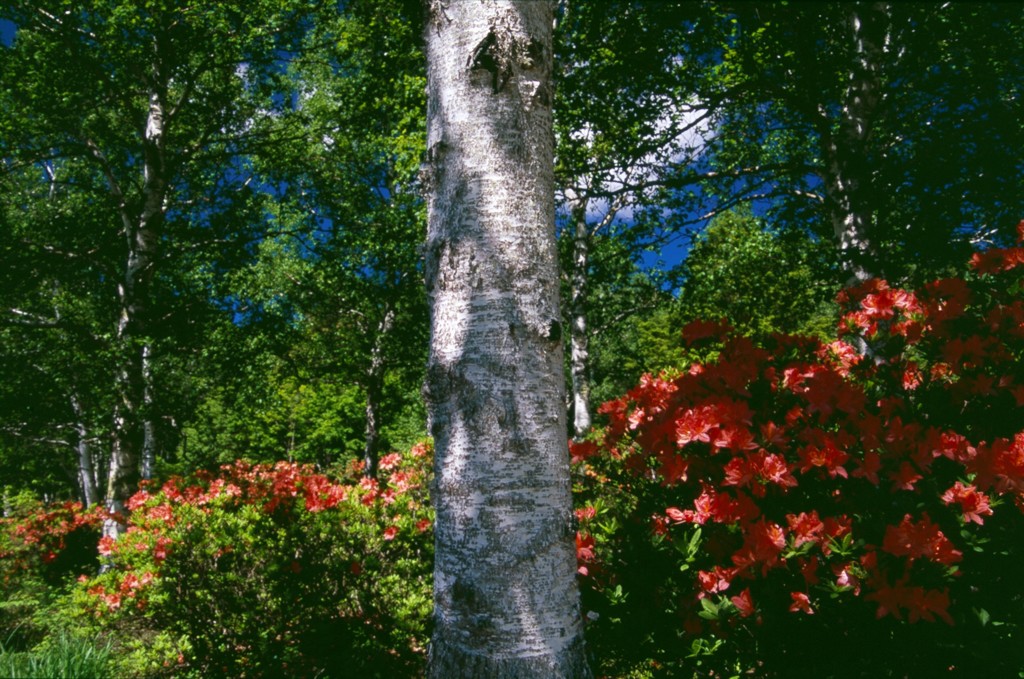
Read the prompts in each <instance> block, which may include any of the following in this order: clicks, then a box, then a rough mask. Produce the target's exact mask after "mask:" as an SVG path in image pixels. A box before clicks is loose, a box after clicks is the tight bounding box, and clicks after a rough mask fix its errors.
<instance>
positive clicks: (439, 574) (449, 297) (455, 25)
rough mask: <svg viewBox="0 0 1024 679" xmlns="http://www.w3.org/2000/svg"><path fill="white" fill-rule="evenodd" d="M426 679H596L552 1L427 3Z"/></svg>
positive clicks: (496, 0) (437, 0)
mask: <svg viewBox="0 0 1024 679" xmlns="http://www.w3.org/2000/svg"><path fill="white" fill-rule="evenodd" d="M429 5H430V6H429V7H428V17H427V23H426V28H425V38H426V43H427V64H428V113H427V118H428V149H429V151H428V156H427V162H426V163H425V167H424V173H423V174H424V182H425V186H426V188H427V192H428V199H429V202H428V210H429V222H428V234H427V243H426V282H427V290H428V295H429V299H430V305H431V343H430V355H429V359H428V365H427V378H426V382H425V385H424V395H425V397H426V399H427V405H428V409H429V412H430V430H431V433H432V434H433V436H434V444H435V484H436V485H435V489H434V503H435V509H436V523H435V536H436V538H435V539H436V548H435V570H434V622H435V627H434V634H433V638H432V641H431V647H430V658H429V664H428V672H427V674H428V677H432V678H434V679H441V678H444V679H455V678H458V677H489V678H511V677H544V678H555V677H589V676H590V672H589V669H588V667H587V664H586V659H585V655H584V645H583V635H582V621H581V618H580V609H579V596H578V592H577V589H576V581H575V577H576V558H575V550H574V545H573V536H574V530H573V522H572V499H571V496H570V477H569V461H568V451H567V446H566V428H565V407H564V403H565V401H564V393H565V382H564V374H563V372H562V365H563V355H562V332H561V322H560V318H561V316H560V313H559V308H558V284H559V279H558V270H557V267H558V264H557V253H556V246H555V231H554V172H553V148H552V147H553V135H552V128H551V94H552V93H551V58H552V46H551V28H552V20H553V16H552V14H553V12H552V9H553V8H552V4H551V3H549V2H533V1H529V0H517V1H513V0H505V1H498V0H489V1H476V2H442V1H441V0H433V1H432V2H430V3H429Z"/></svg>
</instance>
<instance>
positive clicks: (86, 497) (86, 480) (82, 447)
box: [70, 393, 99, 507]
mask: <svg viewBox="0 0 1024 679" xmlns="http://www.w3.org/2000/svg"><path fill="white" fill-rule="evenodd" d="M70 400H71V410H72V412H73V413H74V414H75V425H74V427H75V437H76V441H75V450H76V451H77V452H78V484H79V488H81V490H82V502H83V503H84V504H85V506H86V507H91V506H92V505H94V504H96V502H98V501H99V495H98V494H97V492H96V475H95V471H94V468H93V459H92V448H91V447H90V446H89V431H88V429H86V426H85V412H84V410H83V409H82V404H81V402H80V401H79V400H78V395H77V394H75V393H72V394H71V397H70Z"/></svg>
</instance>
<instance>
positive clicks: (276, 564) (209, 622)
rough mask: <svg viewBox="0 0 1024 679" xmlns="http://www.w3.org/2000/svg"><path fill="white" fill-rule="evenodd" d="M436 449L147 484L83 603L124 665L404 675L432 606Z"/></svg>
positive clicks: (196, 671)
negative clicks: (335, 466)
mask: <svg viewBox="0 0 1024 679" xmlns="http://www.w3.org/2000/svg"><path fill="white" fill-rule="evenodd" d="M429 453H430V451H429V448H427V447H426V446H424V445H420V446H417V447H415V448H414V449H413V450H412V451H411V452H410V453H408V454H405V455H402V454H399V453H392V454H390V455H386V456H385V457H383V458H382V459H381V461H380V477H379V479H378V480H370V479H363V478H360V477H359V476H358V472H359V470H358V468H357V466H351V467H350V468H349V471H348V474H347V476H346V477H345V478H342V479H341V480H339V481H335V480H332V479H331V478H329V477H327V476H325V475H323V474H318V473H316V472H314V471H313V469H312V468H310V467H308V466H300V465H297V464H292V463H287V462H279V463H277V464H275V465H273V466H271V465H253V464H249V463H246V462H243V461H239V462H236V463H234V464H232V465H225V466H223V467H222V468H221V469H220V472H219V473H218V474H216V475H211V474H197V475H196V476H195V477H194V478H191V479H181V478H172V479H170V480H168V481H167V482H166V483H164V484H163V485H162V486H161V487H160V488H147V489H144V490H141V491H139V493H138V494H136V495H135V496H134V497H132V498H131V500H130V501H129V503H128V508H129V510H130V515H129V517H128V528H127V531H126V532H125V534H124V535H123V536H122V537H121V538H119V539H118V540H116V541H115V540H111V539H109V538H103V539H102V540H100V542H99V552H100V554H101V555H102V557H103V559H104V560H105V561H106V563H107V564H108V567H107V570H106V571H105V572H103V573H101V574H100V575H98V576H95V577H92V578H85V577H83V578H82V579H81V581H80V585H79V589H78V591H77V594H76V601H77V602H78V605H79V607H80V608H81V609H82V610H84V611H85V612H86V615H87V617H89V618H92V619H93V620H95V621H96V622H97V624H99V625H100V626H101V627H102V628H103V629H105V630H107V631H108V633H109V634H111V635H113V637H114V638H116V639H118V640H119V642H120V643H121V644H122V645H123V647H122V651H123V652H122V656H125V657H129V656H133V655H134V658H130V659H129V661H128V662H126V663H125V664H124V670H125V671H128V672H134V673H138V674H145V675H147V676H150V675H153V674H158V673H161V672H165V673H167V674H173V675H174V676H191V675H195V676H279V675H280V676H285V675H288V676H304V675H309V676H313V675H317V674H318V673H319V674H323V673H324V672H327V673H328V674H327V675H325V676H333V674H332V672H335V671H337V669H338V667H342V666H343V667H344V672H343V674H345V675H346V676H347V675H348V674H346V673H349V674H351V673H354V674H358V675H361V676H373V675H374V674H375V673H381V674H382V675H395V676H404V675H406V674H409V673H411V672H413V669H412V668H415V667H417V666H418V664H419V663H420V661H421V655H422V651H423V647H424V646H425V643H426V637H427V631H426V624H427V618H428V616H429V613H430V609H431V605H430V604H431V598H430V587H431V575H432V573H431V569H432V558H431V555H432V546H433V539H432V530H431V527H432V513H431V510H430V508H429V503H428V501H427V495H426V492H427V483H428V478H427V469H428V468H429V464H430V460H429V457H430V455H429ZM133 639H135V640H137V643H135V644H134V645H133V641H132V640H133ZM154 649H157V650H156V651H154Z"/></svg>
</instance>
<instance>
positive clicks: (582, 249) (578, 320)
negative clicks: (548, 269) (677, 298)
mask: <svg viewBox="0 0 1024 679" xmlns="http://www.w3.org/2000/svg"><path fill="white" fill-rule="evenodd" d="M572 220H573V227H574V229H575V230H574V232H573V254H572V274H571V276H572V278H571V281H572V282H571V299H570V300H569V314H570V317H571V319H572V327H571V328H570V330H569V345H570V361H571V363H570V373H571V376H572V419H573V422H572V428H573V434H574V435H575V437H576V438H577V439H580V438H582V437H583V436H584V435H585V434H586V433H587V431H588V430H589V429H590V425H591V417H590V371H589V369H590V334H589V332H590V331H589V329H588V327H587V294H588V292H589V289H590V288H589V285H588V283H589V280H590V277H589V271H588V269H589V267H590V229H589V227H588V226H587V202H586V199H579V200H578V201H576V202H575V203H574V204H573V206H572Z"/></svg>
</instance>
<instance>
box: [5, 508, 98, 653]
mask: <svg viewBox="0 0 1024 679" xmlns="http://www.w3.org/2000/svg"><path fill="white" fill-rule="evenodd" d="M9 505H10V506H9V507H7V510H8V516H6V517H3V518H0V642H2V643H3V646H4V648H6V649H8V650H11V649H25V648H28V647H31V646H32V645H33V644H35V643H36V642H37V641H39V639H40V638H41V636H42V635H44V634H45V632H44V630H43V629H42V627H43V625H42V624H35V622H34V621H33V618H34V617H36V616H38V615H39V614H40V612H41V611H43V610H44V609H45V608H46V607H47V606H48V605H49V604H50V603H51V602H52V601H53V600H54V599H55V597H56V596H57V595H58V594H59V585H60V584H62V583H64V582H67V581H68V580H70V579H73V578H74V577H75V576H78V575H81V574H84V573H87V572H89V571H90V570H92V571H94V570H95V568H96V540H97V539H98V538H99V534H100V527H101V525H102V523H103V518H104V513H103V512H102V511H101V510H100V509H99V508H95V507H94V508H91V509H85V508H83V507H82V504H81V503H79V502H62V503H58V504H50V505H46V504H44V503H41V502H39V501H37V500H34V499H31V498H29V497H16V498H14V499H12V500H11V501H10V503H9Z"/></svg>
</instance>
